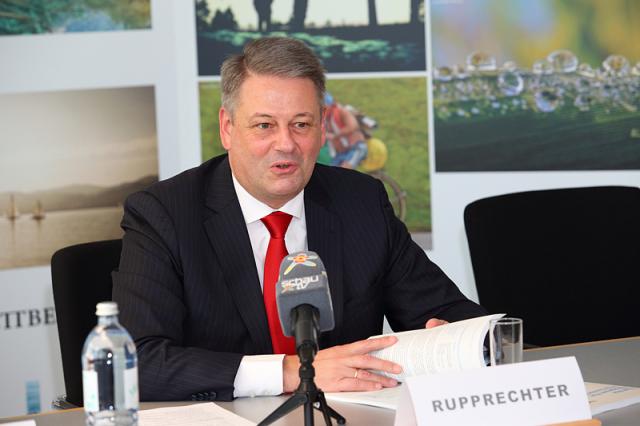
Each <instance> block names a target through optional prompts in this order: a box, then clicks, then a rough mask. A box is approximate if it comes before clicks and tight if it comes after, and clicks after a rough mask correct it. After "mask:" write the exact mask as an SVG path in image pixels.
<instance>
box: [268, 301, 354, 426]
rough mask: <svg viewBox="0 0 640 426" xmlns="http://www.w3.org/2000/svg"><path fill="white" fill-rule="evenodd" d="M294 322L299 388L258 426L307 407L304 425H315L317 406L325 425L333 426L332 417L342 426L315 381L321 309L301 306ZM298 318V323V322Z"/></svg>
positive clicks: (295, 310)
mask: <svg viewBox="0 0 640 426" xmlns="http://www.w3.org/2000/svg"><path fill="white" fill-rule="evenodd" d="M292 314H293V315H292V318H291V321H292V323H293V324H294V334H295V336H296V349H297V352H298V358H299V359H300V369H299V370H298V374H299V375H300V385H299V386H298V389H296V390H295V392H294V393H293V395H291V397H290V398H289V399H287V400H286V401H285V402H284V403H282V405H280V406H279V407H278V408H276V409H275V411H273V412H272V413H271V414H269V415H268V416H267V417H266V418H265V419H264V420H262V421H261V422H260V423H258V426H266V425H270V424H271V423H273V422H275V421H276V420H278V419H279V418H281V417H284V416H285V415H287V414H289V413H290V412H291V411H293V410H295V409H296V408H298V407H299V406H301V405H304V424H305V426H313V420H314V419H313V409H314V407H315V408H316V409H318V410H320V411H321V412H322V416H323V417H324V422H325V424H326V426H332V422H331V417H333V418H334V419H336V421H337V422H338V424H340V425H343V424H345V423H346V419H345V418H344V417H342V416H341V415H340V414H338V412H336V411H335V410H334V409H333V408H331V407H329V406H328V405H327V400H326V399H325V397H324V392H322V390H320V389H318V387H317V386H316V384H315V382H314V380H313V379H314V377H315V375H316V371H315V369H314V368H313V360H314V358H315V356H316V352H318V343H317V341H318V339H317V332H318V310H317V309H316V308H314V307H313V306H311V305H306V304H305V305H301V306H298V307H296V308H295V309H293V310H292ZM297 319H298V321H296V320H297Z"/></svg>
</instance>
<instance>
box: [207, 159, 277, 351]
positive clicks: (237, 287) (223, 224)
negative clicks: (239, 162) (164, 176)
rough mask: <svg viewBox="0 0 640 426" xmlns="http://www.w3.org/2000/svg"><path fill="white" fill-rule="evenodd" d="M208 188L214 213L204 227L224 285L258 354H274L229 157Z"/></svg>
mask: <svg viewBox="0 0 640 426" xmlns="http://www.w3.org/2000/svg"><path fill="white" fill-rule="evenodd" d="M207 184H208V185H207V187H206V188H205V197H206V198H205V205H206V206H207V207H209V208H210V209H211V210H212V212H211V213H210V214H209V215H208V217H207V218H206V219H205V222H204V227H205V230H206V233H207V236H208V238H209V241H210V242H211V246H212V247H213V249H214V251H215V253H216V255H217V257H218V260H219V264H220V268H222V272H223V275H224V277H225V283H226V285H227V286H228V288H229V292H230V293H231V295H232V297H233V300H234V302H235V304H236V306H237V308H238V311H239V312H240V315H241V316H242V320H243V321H244V323H245V326H246V327H247V329H248V330H249V334H250V335H251V338H252V340H253V341H254V343H255V346H256V349H257V351H258V353H272V352H273V349H272V346H271V337H270V334H269V327H268V322H267V315H266V313H265V310H264V301H263V296H262V291H261V289H260V281H259V280H258V272H257V270H256V265H255V261H254V257H253V251H252V249H251V241H250V240H249V234H248V232H247V227H246V224H245V222H244V217H243V215H242V210H241V209H240V204H239V203H238V197H237V195H236V192H235V189H234V188H233V181H232V180H231V167H230V166H229V160H228V158H225V159H224V160H222V162H221V163H220V164H219V165H218V166H217V167H215V169H214V170H213V171H212V172H211V176H209V180H208V182H207Z"/></svg>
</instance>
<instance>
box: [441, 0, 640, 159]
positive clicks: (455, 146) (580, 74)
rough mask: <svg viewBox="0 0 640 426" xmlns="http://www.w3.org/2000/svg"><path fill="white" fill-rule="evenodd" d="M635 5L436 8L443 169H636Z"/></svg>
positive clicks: (612, 1)
mask: <svg viewBox="0 0 640 426" xmlns="http://www.w3.org/2000/svg"><path fill="white" fill-rule="evenodd" d="M639 21H640V2H638V1H636V0H607V1H600V0H536V1H530V0H456V1H444V0H433V1H432V3H431V23H432V36H431V40H432V52H431V53H432V58H433V61H432V64H433V108H434V144H435V160H436V171H438V172H459V171H463V172H464V171H538V170H632V169H636V170H637V169H640V111H639V109H640V43H637V42H635V40H638V39H639V38H640V26H638V22H639Z"/></svg>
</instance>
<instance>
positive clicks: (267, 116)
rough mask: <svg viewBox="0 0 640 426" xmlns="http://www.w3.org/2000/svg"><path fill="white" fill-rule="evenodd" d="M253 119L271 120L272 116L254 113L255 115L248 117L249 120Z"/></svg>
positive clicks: (264, 113)
mask: <svg viewBox="0 0 640 426" xmlns="http://www.w3.org/2000/svg"><path fill="white" fill-rule="evenodd" d="M254 118H273V116H272V115H271V114H267V113H266V112H256V113H255V114H253V115H251V116H250V117H249V119H254Z"/></svg>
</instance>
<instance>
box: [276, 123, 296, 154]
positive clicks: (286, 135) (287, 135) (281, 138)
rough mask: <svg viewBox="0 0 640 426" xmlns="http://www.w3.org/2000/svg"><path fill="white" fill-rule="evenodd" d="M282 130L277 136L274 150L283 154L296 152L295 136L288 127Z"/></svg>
mask: <svg viewBox="0 0 640 426" xmlns="http://www.w3.org/2000/svg"><path fill="white" fill-rule="evenodd" d="M281 129H282V130H280V131H279V132H278V134H277V135H276V140H275V142H274V148H275V149H277V150H278V151H282V152H292V151H294V150H295V148H296V141H295V135H294V134H293V132H292V131H291V129H290V128H289V127H288V126H283V127H281Z"/></svg>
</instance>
